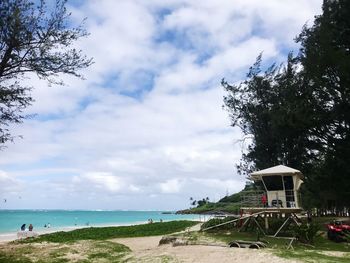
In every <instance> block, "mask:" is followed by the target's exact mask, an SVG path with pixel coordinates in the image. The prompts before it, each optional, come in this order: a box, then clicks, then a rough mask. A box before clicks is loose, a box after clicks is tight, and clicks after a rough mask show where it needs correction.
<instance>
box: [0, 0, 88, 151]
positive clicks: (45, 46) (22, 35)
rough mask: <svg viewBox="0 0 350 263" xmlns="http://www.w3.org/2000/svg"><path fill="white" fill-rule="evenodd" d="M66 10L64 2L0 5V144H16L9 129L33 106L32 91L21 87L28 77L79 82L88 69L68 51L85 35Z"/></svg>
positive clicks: (7, 1)
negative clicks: (72, 23) (68, 78)
mask: <svg viewBox="0 0 350 263" xmlns="http://www.w3.org/2000/svg"><path fill="white" fill-rule="evenodd" d="M65 5H66V0H56V1H55V3H54V6H53V7H52V8H49V7H48V6H47V5H46V3H45V1H44V0H41V1H34V0H33V1H31V0H1V1H0V145H1V144H4V143H5V142H7V141H11V140H13V139H14V137H13V136H12V135H11V133H10V131H9V124H11V123H20V122H22V121H23V119H24V118H25V117H26V116H25V115H23V110H24V109H25V108H26V107H27V106H29V105H31V103H32V102H33V99H32V97H31V95H30V91H31V89H32V87H28V86H25V85H24V84H23V79H24V78H26V77H28V73H34V74H36V75H37V76H38V77H39V78H40V79H44V80H47V81H48V82H49V83H56V84H63V83H62V81H61V80H60V78H59V74H60V73H63V74H69V75H73V76H76V77H82V76H81V75H80V74H79V73H78V70H79V69H83V68H86V67H88V66H90V65H91V64H92V59H91V58H87V57H86V56H85V55H83V54H82V52H81V50H77V49H75V48H74V47H72V46H73V44H74V42H75V41H76V40H78V39H79V38H81V37H84V36H86V35H87V32H86V31H85V30H84V29H83V27H82V26H78V27H71V26H70V21H69V17H70V13H68V12H67V9H66V6H65ZM0 147H1V146H0Z"/></svg>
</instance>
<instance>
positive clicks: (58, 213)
mask: <svg viewBox="0 0 350 263" xmlns="http://www.w3.org/2000/svg"><path fill="white" fill-rule="evenodd" d="M149 219H152V220H153V222H159V221H160V220H162V221H170V220H200V218H199V216H198V215H176V214H174V213H172V212H162V211H79V210H73V211H70V210H0V234H5V233H13V232H17V231H19V230H20V227H21V225H22V224H26V227H27V228H28V226H29V224H32V225H33V226H34V231H35V230H37V231H40V230H47V229H48V228H47V227H45V225H46V226H48V225H49V226H50V230H55V229H57V230H59V229H63V228H70V227H72V228H75V227H87V226H107V225H133V224H141V223H147V222H148V220H149Z"/></svg>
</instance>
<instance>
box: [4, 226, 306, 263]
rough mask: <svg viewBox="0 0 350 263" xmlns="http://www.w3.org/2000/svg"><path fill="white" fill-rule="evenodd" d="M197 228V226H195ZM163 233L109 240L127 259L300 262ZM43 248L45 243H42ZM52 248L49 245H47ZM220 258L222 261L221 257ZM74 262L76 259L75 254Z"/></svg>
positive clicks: (208, 262)
mask: <svg viewBox="0 0 350 263" xmlns="http://www.w3.org/2000/svg"><path fill="white" fill-rule="evenodd" d="M195 228H198V226H196V227H195ZM62 230H65V231H68V230H72V228H69V229H59V230H57V229H47V230H46V231H40V232H39V233H40V234H44V233H52V232H56V231H62ZM161 238H162V236H150V237H136V238H117V239H111V240H110V241H112V242H116V243H119V244H123V245H125V246H127V247H129V248H130V249H131V253H130V254H128V256H127V257H126V259H127V261H128V262H163V261H164V259H166V260H167V261H166V262H184V263H187V262H188V263H189V262H201V263H211V262H221V263H226V262H227V263H228V262H230V263H231V262H248V263H265V262H269V263H292V262H295V263H297V262H300V261H296V260H288V259H283V258H279V257H277V256H275V255H274V254H273V253H272V251H271V250H269V249H264V250H254V249H247V248H229V247H225V246H223V245H221V246H220V244H218V246H208V245H188V246H175V247H174V246H172V245H159V241H160V240H161ZM16 239H17V236H16V233H13V234H2V235H0V243H1V245H2V246H4V245H5V246H6V243H7V242H8V241H13V240H16ZM42 246H43V249H44V248H45V246H46V245H45V244H43V245H42ZM48 249H49V248H48ZM218 260H219V261H218ZM72 262H74V259H73V258H72Z"/></svg>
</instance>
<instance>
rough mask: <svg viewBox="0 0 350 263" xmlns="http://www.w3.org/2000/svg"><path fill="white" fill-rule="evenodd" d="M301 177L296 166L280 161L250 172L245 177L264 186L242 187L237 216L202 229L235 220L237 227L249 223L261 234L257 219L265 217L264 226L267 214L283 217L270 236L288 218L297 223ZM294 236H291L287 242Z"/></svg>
mask: <svg viewBox="0 0 350 263" xmlns="http://www.w3.org/2000/svg"><path fill="white" fill-rule="evenodd" d="M303 178H304V177H303V174H302V173H301V172H300V171H299V170H296V169H293V168H290V167H287V166H284V165H277V166H274V167H271V168H267V169H264V170H261V171H257V172H254V173H251V174H250V176H249V177H248V179H250V180H252V181H254V182H255V183H256V184H257V185H262V188H263V189H264V190H248V191H243V192H242V200H241V209H240V210H241V214H240V216H239V217H238V218H236V219H234V220H231V221H227V222H224V223H221V224H218V225H215V226H211V227H208V228H205V229H203V231H205V230H209V229H212V228H216V227H219V226H222V225H225V224H229V223H233V222H236V221H239V222H240V229H239V231H241V230H244V229H247V227H248V226H249V225H250V224H251V223H253V224H255V225H256V226H257V227H258V228H259V229H260V230H261V232H262V233H264V234H265V231H264V229H263V227H262V226H261V225H260V223H259V219H263V220H264V221H265V230H268V229H269V218H271V217H280V218H284V222H283V223H282V225H281V226H280V227H279V229H278V230H277V232H276V233H275V234H274V235H273V236H274V237H277V235H278V234H279V233H280V232H281V230H282V229H283V228H286V227H288V226H289V225H290V223H292V222H293V223H295V224H296V225H298V226H299V225H300V219H299V218H298V217H297V215H296V214H297V213H300V212H301V211H302V210H303V209H302V207H301V202H300V193H299V189H300V186H301V184H302V183H303V180H302V179H303ZM263 200H265V201H266V202H263ZM243 220H244V222H243ZM294 239H295V238H291V242H290V244H289V246H291V244H292V242H293V240H294Z"/></svg>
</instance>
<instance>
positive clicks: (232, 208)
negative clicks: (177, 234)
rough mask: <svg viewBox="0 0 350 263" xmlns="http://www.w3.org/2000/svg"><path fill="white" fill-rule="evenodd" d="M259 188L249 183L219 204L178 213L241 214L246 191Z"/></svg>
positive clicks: (209, 204)
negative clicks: (242, 199) (242, 198)
mask: <svg viewBox="0 0 350 263" xmlns="http://www.w3.org/2000/svg"><path fill="white" fill-rule="evenodd" d="M256 189H257V186H256V185H254V184H253V183H247V184H246V186H245V187H244V189H243V190H242V191H240V192H238V193H235V194H232V195H227V196H225V197H223V198H221V199H220V200H219V201H218V202H207V203H204V204H203V203H201V204H200V205H198V206H197V207H193V208H190V209H184V210H180V211H177V212H176V213H178V214H220V213H230V214H239V209H240V207H241V204H240V202H241V197H242V193H243V192H244V191H249V190H256Z"/></svg>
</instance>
